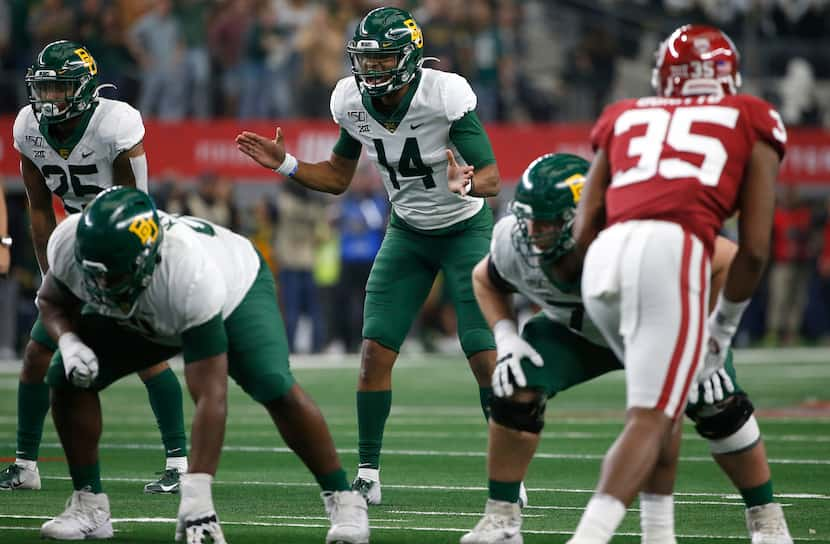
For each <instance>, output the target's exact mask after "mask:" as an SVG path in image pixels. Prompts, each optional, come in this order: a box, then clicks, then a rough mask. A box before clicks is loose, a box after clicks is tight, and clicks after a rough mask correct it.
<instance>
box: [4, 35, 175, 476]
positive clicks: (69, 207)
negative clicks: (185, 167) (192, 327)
mask: <svg viewBox="0 0 830 544" xmlns="http://www.w3.org/2000/svg"><path fill="white" fill-rule="evenodd" d="M104 86H105V85H99V82H98V65H97V64H96V62H95V59H94V58H93V57H92V54H91V53H90V52H89V50H87V49H86V48H85V47H83V46H81V45H80V44H77V43H73V42H70V41H65V40H61V41H57V42H53V43H50V44H48V45H47V46H46V47H44V48H43V50H42V51H41V52H40V53H39V54H38V56H37V58H36V59H35V62H34V64H32V66H31V67H30V68H29V69H28V71H27V72H26V87H27V89H28V92H29V105H28V106H25V107H23V108H22V109H21V110H20V113H18V115H17V119H15V122H14V146H15V148H16V149H17V150H18V151H19V152H20V169H21V172H22V173H23V182H24V184H25V187H26V194H27V196H28V198H29V207H30V215H31V222H32V240H33V242H34V247H35V254H36V256H37V259H38V263H39V264H40V268H41V271H42V272H43V273H46V271H48V270H49V264H48V262H47V258H46V244H47V240H48V239H49V236H50V235H51V234H52V231H53V230H54V229H55V224H56V219H55V213H54V209H53V207H52V195H53V194H54V195H56V196H58V197H59V198H60V199H61V201H62V202H63V206H64V209H65V210H66V211H67V212H68V213H77V212H79V211H80V210H82V209H83V208H84V206H86V205H87V204H88V203H89V202H90V201H91V200H92V199H93V198H94V197H95V195H96V194H98V193H99V192H101V191H103V190H104V189H106V188H107V187H111V186H113V185H125V186H130V187H137V188H139V189H141V190H142V191H147V160H146V157H145V153H144V147H143V145H142V140H143V138H144V125H143V123H142V122H141V115H140V114H139V113H138V111H136V110H135V109H133V108H132V107H131V106H130V105H128V104H126V103H125V102H120V101H118V100H110V99H107V98H103V97H99V96H98V91H99V89H100V88H101V87H104ZM57 348H58V346H57V344H56V343H55V341H54V340H53V339H52V338H50V336H49V335H48V334H47V332H46V330H45V329H44V328H43V325H42V323H41V322H40V320H38V321H36V322H35V325H34V327H33V328H32V331H31V334H30V339H29V342H28V344H27V345H26V348H25V351H24V355H23V368H22V370H21V372H20V383H19V385H18V410H17V420H18V421H17V452H16V459H15V461H14V463H12V464H11V465H10V466H8V467H7V468H6V469H5V470H3V471H2V472H0V489H5V490H9V489H40V485H41V484H40V475H39V471H38V468H37V458H38V451H39V446H40V441H41V436H42V433H43V420H44V418H45V417H46V413H47V411H48V410H49V389H48V386H47V385H46V384H45V383H43V379H44V376H45V375H46V370H47V369H48V367H49V361H50V360H51V358H52V354H53V352H55V350H57ZM140 376H141V378H142V380H144V384H145V385H146V387H147V394H148V396H149V399H150V405H151V406H152V408H153V412H154V413H155V416H156V420H157V422H158V425H159V429H160V430H161V435H162V442H163V443H164V449H165V452H166V458H167V461H166V464H165V469H164V471H163V472H162V473H161V477H160V478H159V479H158V480H156V481H153V482H150V483H148V484H147V485H146V486H145V487H144V491H145V492H147V493H176V492H178V489H179V474H181V473H184V472H187V444H186V438H185V430H184V416H183V414H182V391H181V386H180V385H179V381H178V379H177V378H176V375H175V374H174V373H173V371H172V370H171V369H170V368H169V367H168V365H167V363H166V362H161V363H159V364H158V365H156V366H153V367H150V368H147V369H143V370H142V371H141V372H140Z"/></svg>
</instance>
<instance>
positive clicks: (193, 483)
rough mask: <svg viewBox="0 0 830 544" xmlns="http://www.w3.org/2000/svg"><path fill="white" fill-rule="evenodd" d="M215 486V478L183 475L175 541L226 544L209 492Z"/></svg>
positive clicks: (202, 474) (197, 474) (207, 475)
mask: <svg viewBox="0 0 830 544" xmlns="http://www.w3.org/2000/svg"><path fill="white" fill-rule="evenodd" d="M212 482H213V476H211V475H210V474H205V473H194V474H182V476H181V501H180V502H179V514H178V516H177V518H176V541H181V540H184V541H185V542H186V544H206V543H207V542H213V543H214V544H227V542H226V541H225V535H224V534H223V533H222V527H221V526H220V525H219V517H218V516H217V515H216V510H215V509H214V508H213V497H212V495H211V490H210V486H211V483H212ZM208 538H210V539H212V540H208Z"/></svg>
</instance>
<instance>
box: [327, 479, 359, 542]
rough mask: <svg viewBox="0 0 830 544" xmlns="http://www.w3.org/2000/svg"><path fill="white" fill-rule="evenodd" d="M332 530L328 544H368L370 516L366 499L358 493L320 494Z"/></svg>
mask: <svg viewBox="0 0 830 544" xmlns="http://www.w3.org/2000/svg"><path fill="white" fill-rule="evenodd" d="M320 497H322V499H323V504H324V505H325V507H326V514H327V515H328V517H329V520H330V521H331V528H330V529H329V531H328V533H326V544H368V543H369V515H368V507H367V506H366V499H365V498H364V497H363V495H361V494H360V493H359V492H357V491H324V492H322V493H320Z"/></svg>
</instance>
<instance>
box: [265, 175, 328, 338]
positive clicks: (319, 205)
mask: <svg viewBox="0 0 830 544" xmlns="http://www.w3.org/2000/svg"><path fill="white" fill-rule="evenodd" d="M277 209H278V211H279V214H278V223H277V235H276V243H275V249H276V251H275V253H276V258H277V260H278V261H279V263H280V272H279V288H280V301H281V302H282V306H283V308H284V312H283V315H284V317H285V330H286V333H287V335H288V346H289V350H290V351H292V352H293V351H294V348H295V342H296V338H295V337H296V333H297V324H298V323H299V321H300V318H301V317H302V316H304V315H305V316H307V317H308V318H309V319H310V321H311V327H312V340H311V350H312V351H313V352H315V353H316V352H318V351H320V350H321V349H322V348H323V343H324V342H325V335H326V331H325V321H324V320H323V314H322V310H321V308H320V302H319V297H318V293H317V287H316V285H315V284H314V278H313V275H312V270H313V267H314V253H315V250H316V249H317V246H318V245H319V242H320V240H319V232H320V224H321V222H323V221H325V206H324V204H323V201H322V200H321V199H320V197H319V196H317V195H315V194H313V193H312V192H311V191H310V190H308V189H306V188H304V187H303V186H302V185H300V184H299V183H294V182H292V181H286V182H285V183H284V184H283V185H282V186H281V187H280V195H279V198H278V199H277Z"/></svg>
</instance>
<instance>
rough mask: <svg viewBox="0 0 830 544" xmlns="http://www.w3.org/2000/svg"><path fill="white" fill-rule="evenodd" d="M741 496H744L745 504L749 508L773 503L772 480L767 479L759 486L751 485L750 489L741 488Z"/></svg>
mask: <svg viewBox="0 0 830 544" xmlns="http://www.w3.org/2000/svg"><path fill="white" fill-rule="evenodd" d="M740 491H741V496H742V497H743V498H744V504H746V507H747V508H752V507H753V506H762V505H764V504H769V503H771V502H772V501H773V500H774V499H773V498H772V480H767V482H766V483H763V484H761V485H759V486H758V487H751V488H749V489H741V490H740Z"/></svg>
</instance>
